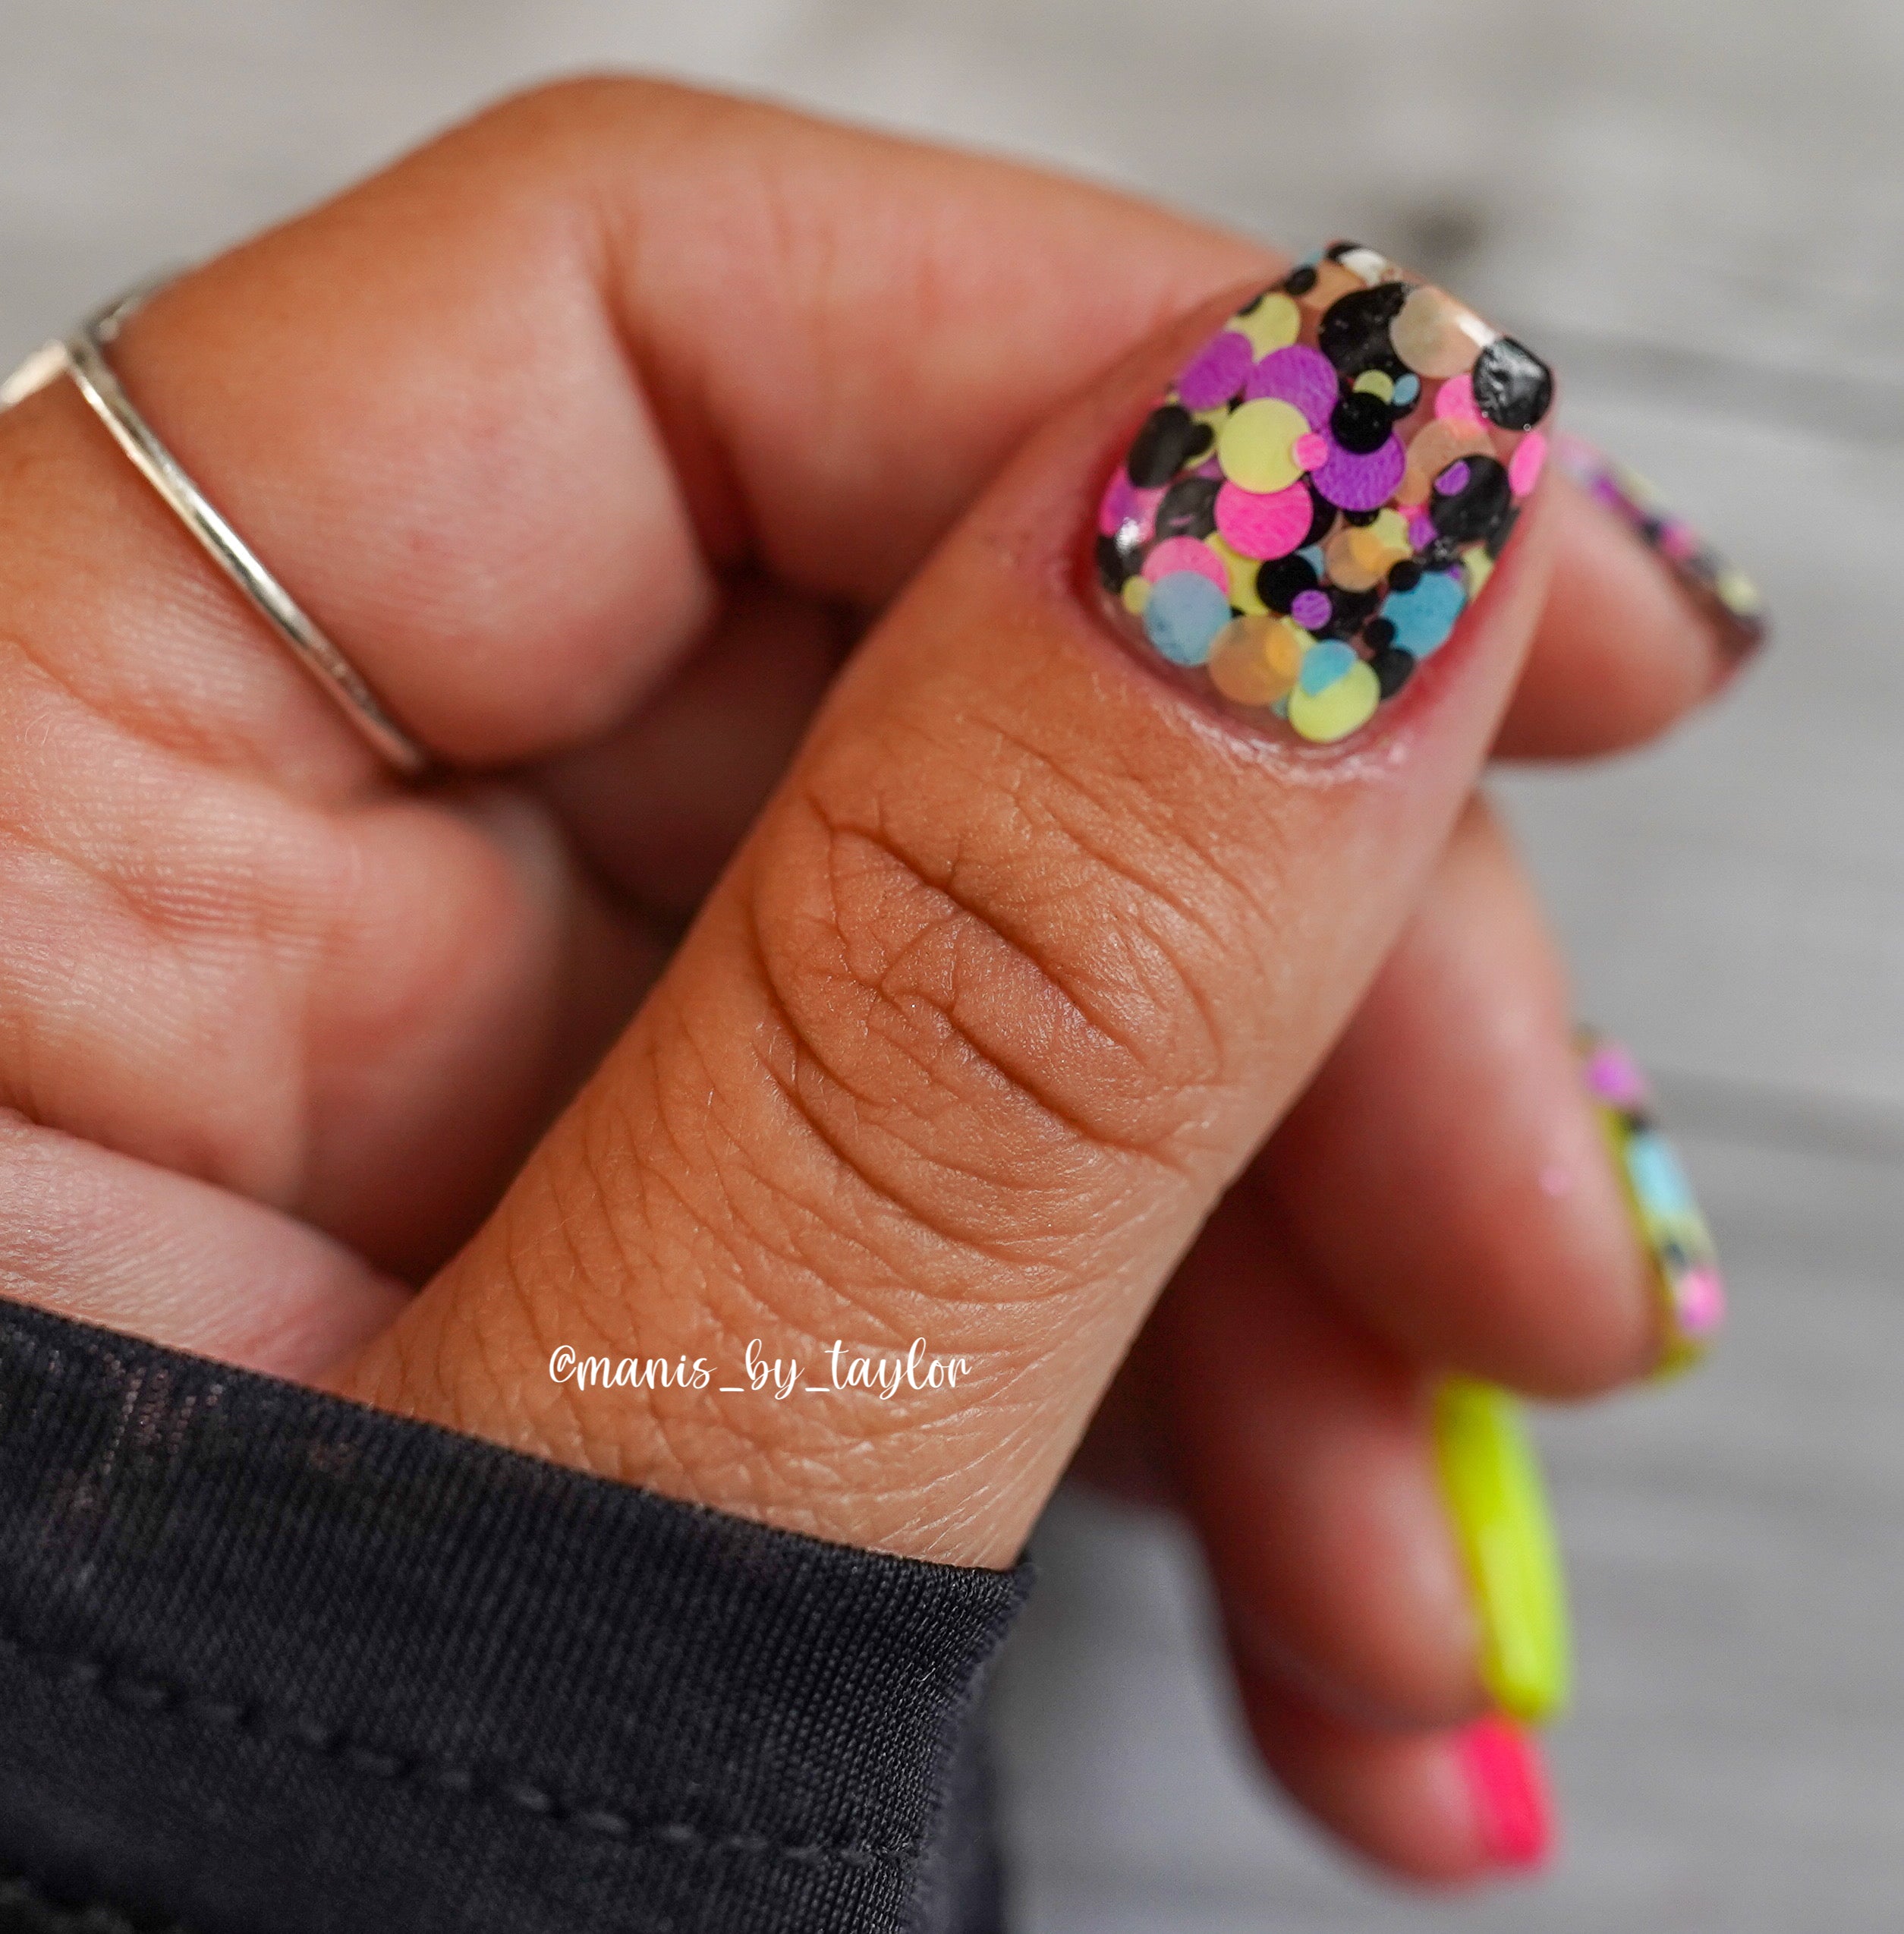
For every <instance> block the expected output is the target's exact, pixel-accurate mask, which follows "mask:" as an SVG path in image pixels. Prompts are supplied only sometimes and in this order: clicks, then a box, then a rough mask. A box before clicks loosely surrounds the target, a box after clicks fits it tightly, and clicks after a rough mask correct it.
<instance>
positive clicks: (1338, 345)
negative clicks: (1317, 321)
mask: <svg viewBox="0 0 1904 1934" xmlns="http://www.w3.org/2000/svg"><path fill="white" fill-rule="evenodd" d="M1407 300H1408V284H1407V283H1406V282H1377V284H1376V285H1375V286H1374V288H1358V289H1351V290H1350V291H1349V293H1348V295H1339V296H1338V297H1337V298H1336V300H1335V301H1333V302H1332V303H1330V305H1329V307H1327V310H1324V311H1323V318H1322V326H1321V327H1320V329H1318V330H1317V332H1316V346H1317V348H1319V349H1320V350H1321V351H1322V353H1323V354H1324V355H1325V356H1327V358H1329V360H1330V362H1332V363H1333V364H1335V366H1336V370H1338V371H1339V373H1340V374H1342V376H1345V377H1349V378H1350V379H1353V378H1355V377H1356V376H1360V375H1361V373H1362V372H1363V371H1364V370H1386V371H1387V372H1388V373H1389V374H1390V375H1391V376H1394V377H1395V378H1396V380H1398V381H1399V380H1400V379H1401V378H1402V376H1405V375H1407V373H1408V365H1407V364H1405V363H1404V362H1403V361H1402V359H1401V358H1400V357H1399V356H1398V355H1396V353H1395V345H1394V343H1393V342H1392V341H1391V340H1390V339H1389V329H1388V326H1389V323H1392V322H1393V320H1395V318H1396V316H1397V315H1398V314H1399V313H1400V311H1401V307H1402V304H1403V303H1405V301H1407Z"/></svg>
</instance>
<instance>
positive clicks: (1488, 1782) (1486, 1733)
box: [1455, 1714, 1553, 1872]
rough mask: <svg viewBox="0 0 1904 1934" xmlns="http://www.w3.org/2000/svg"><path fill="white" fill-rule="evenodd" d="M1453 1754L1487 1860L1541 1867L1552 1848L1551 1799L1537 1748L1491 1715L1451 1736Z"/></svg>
mask: <svg viewBox="0 0 1904 1934" xmlns="http://www.w3.org/2000/svg"><path fill="white" fill-rule="evenodd" d="M1455 1754H1456V1758H1457V1759H1459V1762H1460V1764H1461V1770H1462V1775H1464V1777H1465V1778H1466V1780H1467V1782H1468V1792H1469V1794H1471V1796H1472V1797H1473V1800H1474V1818H1475V1820H1476V1822H1477V1823H1478V1825H1479V1826H1480V1828H1481V1845H1482V1846H1483V1847H1484V1848H1485V1849H1486V1850H1487V1857H1488V1859H1489V1860H1491V1861H1492V1862H1493V1863H1494V1865H1495V1866H1497V1867H1505V1868H1509V1869H1518V1870H1519V1871H1522V1872H1528V1871H1530V1870H1531V1869H1534V1868H1535V1867H1540V1866H1545V1865H1546V1864H1547V1856H1548V1855H1549V1854H1550V1853H1551V1852H1552V1851H1553V1798H1552V1796H1551V1794H1550V1792H1549V1790H1548V1786H1547V1766H1546V1764H1545V1762H1544V1760H1543V1759H1542V1756H1541V1749H1540V1747H1539V1746H1538V1745H1537V1743H1536V1742H1535V1741H1534V1740H1532V1739H1531V1738H1530V1737H1528V1735H1527V1734H1525V1733H1524V1732H1522V1730H1521V1729H1520V1728H1519V1727H1518V1726H1516V1725H1512V1724H1511V1723H1510V1722H1509V1721H1507V1720H1506V1719H1502V1718H1496V1717H1495V1716H1493V1715H1491V1714H1490V1715H1489V1717H1487V1718H1485V1719H1477V1720H1476V1721H1474V1724H1473V1725H1471V1726H1468V1727H1466V1728H1464V1729H1463V1730H1462V1731H1461V1732H1460V1733H1459V1734H1458V1735H1457V1736H1456V1740H1455Z"/></svg>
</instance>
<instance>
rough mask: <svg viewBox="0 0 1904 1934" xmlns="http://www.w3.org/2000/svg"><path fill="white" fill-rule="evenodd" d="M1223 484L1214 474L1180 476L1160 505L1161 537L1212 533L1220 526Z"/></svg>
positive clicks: (1200, 535)
mask: <svg viewBox="0 0 1904 1934" xmlns="http://www.w3.org/2000/svg"><path fill="white" fill-rule="evenodd" d="M1222 488H1223V484H1222V483H1221V481H1220V480H1219V479H1218V478H1216V477H1179V478H1178V479H1177V480H1176V482H1175V483H1172V485H1171V486H1170V487H1169V490H1166V491H1165V492H1164V493H1163V502H1162V503H1160V504H1159V505H1158V506H1157V535H1158V537H1160V538H1161V537H1208V536H1209V535H1210V532H1211V531H1213V530H1215V529H1216V493H1217V492H1218V491H1219V490H1221V489H1222Z"/></svg>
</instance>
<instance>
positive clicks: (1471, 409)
mask: <svg viewBox="0 0 1904 1934" xmlns="http://www.w3.org/2000/svg"><path fill="white" fill-rule="evenodd" d="M1434 413H1435V414H1436V415H1437V416H1438V417H1440V418H1442V420H1443V421H1444V422H1448V423H1471V424H1474V427H1476V428H1477V429H1480V428H1482V427H1484V426H1483V424H1482V423H1481V411H1480V410H1479V409H1478V408H1476V407H1475V404H1474V379H1473V377H1472V376H1468V374H1466V373H1465V372H1464V373H1462V374H1461V375H1460V376H1450V377H1449V379H1448V380H1447V381H1446V383H1443V385H1442V386H1441V387H1440V389H1439V390H1438V391H1437V392H1436V395H1435V399H1434Z"/></svg>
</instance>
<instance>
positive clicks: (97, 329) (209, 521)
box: [0, 282, 430, 773]
mask: <svg viewBox="0 0 1904 1934" xmlns="http://www.w3.org/2000/svg"><path fill="white" fill-rule="evenodd" d="M162 286H163V284H162V283H160V282H148V283H145V284H143V285H141V286H140V287H139V288H136V289H134V290H131V291H130V292H128V293H127V294H126V295H122V296H120V297H118V298H117V299H116V300H115V301H112V302H110V303H109V304H107V305H106V306H105V307H104V308H103V309H102V310H99V312H98V313H97V314H96V315H94V316H93V317H90V318H89V319H88V320H87V321H85V322H83V323H81V324H80V326H79V327H78V328H77V329H75V330H74V332H73V333H72V334H71V335H69V336H68V337H67V338H66V339H65V341H64V342H49V343H48V344H47V345H46V347H45V348H42V349H40V350H37V351H35V352H34V354H32V355H31V356H30V357H28V358H27V360H26V361H25V362H24V363H23V364H20V367H19V368H18V369H17V370H15V371H14V373H13V374H12V375H11V376H10V377H8V380H7V381H6V382H5V384H4V385H0V410H5V409H10V408H11V407H12V406H13V405H14V404H15V403H17V402H20V401H21V400H22V399H23V398H25V397H27V396H30V395H32V394H33V392H34V391H35V390H36V389H44V388H45V387H46V386H47V385H48V384H49V383H52V382H54V381H55V380H58V378H59V377H60V376H71V378H72V379H73V381H74V385H75V386H76V387H77V389H78V390H79V392H80V395H82V396H83V397H84V398H86V400H87V402H88V403H90V405H92V407H93V412H94V414H96V416H97V417H99V421H101V422H102V423H103V424H105V427H106V428H107V429H108V430H110V431H112V436H113V440H114V441H115V443H118V446H119V447H120V449H122V450H123V451H124V452H125V453H126V455H127V456H129V457H130V458H131V459H132V461H133V462H134V464H135V465H137V467H138V469H139V471H140V474H141V475H142V476H143V477H144V478H145V479H146V481H147V482H148V483H150V484H151V486H152V487H153V489H154V490H156V491H157V492H158V493H159V496H162V498H164V499H165V502H167V503H168V504H169V505H170V506H172V509H173V510H174V511H175V512H177V513H178V518H179V521H180V522H181V523H182V524H184V526H185V528H186V529H187V530H188V531H190V533H191V534H192V535H193V536H194V537H196V538H197V540H198V541H199V543H200V545H202V546H203V548H204V550H205V551H206V554H207V555H208V556H209V557H210V558H211V559H212V562H214V563H216V565H218V567H219V569H220V570H222V572H224V573H225V575H226V576H227V577H228V578H230V579H231V581H232V583H233V584H236V585H237V586H238V589H239V590H240V591H242V592H244V594H245V596H246V597H248V598H249V599H250V600H251V602H252V603H253V604H254V605H255V606H256V607H257V609H259V610H260V611H261V612H262V613H263V614H264V616H265V617H266V619H269V622H270V624H271V627H272V629H273V630H274V631H275V632H276V633H277V634H278V635H279V637H280V638H282V639H283V640H284V641H285V644H288V646H289V647H291V650H292V652H293V653H294V654H295V656H296V657H297V661H298V663H300V664H301V665H302V666H304V669H306V670H307V672H310V674H311V676H313V678H314V679H316V680H317V682H318V683H319V685H322V686H323V688H324V689H325V691H326V692H328V693H329V695H330V696H331V698H332V699H333V700H334V701H335V703H336V704H337V707H338V710H340V711H341V712H342V713H343V714H344V715H345V717H346V718H348V720H350V721H351V724H353V725H354V726H356V727H357V730H358V731H359V732H360V733H361V734H362V735H363V737H364V738H365V739H367V740H368V741H369V742H370V744H371V745H373V746H374V747H375V748H376V750H377V751H379V753H381V754H382V756H383V757H384V758H386V759H387V760H388V761H389V763H390V764H392V765H393V766H394V767H396V769H397V770H398V771H399V772H401V773H420V772H422V771H423V770H424V769H425V768H426V767H427V766H428V765H429V764H430V754H428V753H427V752H426V751H425V750H424V749H423V747H422V746H421V745H419V744H418V743H417V741H416V740H415V739H412V738H411V736H410V735H409V733H408V732H405V731H404V729H403V728H402V727H401V726H400V725H398V723H397V722H396V721H395V720H394V719H393V718H392V717H391V716H390V714H389V713H388V712H386V710H384V708H383V706H382V704H381V703H380V702H379V700H378V698H377V695H376V693H375V692H373V691H372V690H371V689H370V685H368V684H367V682H366V681H365V679H364V678H363V674H362V673H361V672H359V671H358V670H357V667H356V666H354V665H353V664H352V663H351V661H350V660H349V659H348V658H347V657H345V655H344V654H343V653H342V652H341V651H340V650H338V648H337V647H336V646H335V644H332V641H330V639H329V638H327V637H326V636H325V635H324V633H323V631H322V630H321V629H320V628H319V627H318V626H317V625H315V624H314V623H313V622H312V621H311V619H310V618H309V617H308V616H307V615H306V613H304V610H303V609H302V608H301V606H299V604H298V603H297V600H296V599H294V597H292V596H291V594H290V593H289V592H288V591H286V590H285V587H284V586H283V585H282V584H279V581H278V580H277V579H276V578H274V577H273V576H272V574H271V573H270V572H269V571H268V570H266V569H265V567H264V565H263V563H262V562H260V560H259V558H258V556H257V553H256V552H254V551H253V550H252V548H251V546H250V545H249V544H247V543H246V542H245V541H244V539H243V538H242V537H240V536H239V535H238V533H237V531H234V530H233V529H232V528H231V525H230V524H228V523H227V522H226V521H225V518H223V517H222V516H221V515H219V512H218V510H217V509H216V506H213V505H212V503H211V502H210V501H209V499H207V498H206V495H205V493H204V492H203V491H202V490H200V488H199V487H198V486H197V484H196V483H194V482H193V481H192V480H191V479H190V477H188V476H187V475H186V474H185V472H184V469H183V468H181V465H180V464H179V461H178V458H176V457H175V456H174V455H172V452H171V451H170V450H168V449H166V447H165V445H164V444H163V443H161V442H160V441H159V438H158V436H156V434H154V433H153V428H152V426H151V424H149V423H147V422H146V420H145V418H144V417H143V416H141V415H140V414H139V412H138V411H137V409H136V408H134V405H133V402H132V399H131V397H129V396H128V395H127V394H126V392H125V391H124V389H123V388H122V387H121V384H120V382H119V379H118V376H115V374H114V373H113V371H112V364H111V363H110V361H108V359H107V357H106V350H107V348H108V347H109V345H110V344H111V343H112V341H113V339H114V338H115V337H116V336H117V335H118V333H119V330H120V328H121V326H122V325H123V323H124V321H125V320H126V318H127V317H128V316H130V315H131V313H132V312H133V311H134V310H135V309H137V307H139V305H140V304H141V303H142V302H143V301H145V300H146V298H147V297H148V296H149V295H153V293H154V292H155V291H156V290H157V289H158V288H161V287H162Z"/></svg>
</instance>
